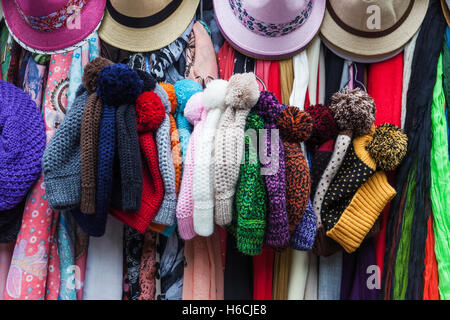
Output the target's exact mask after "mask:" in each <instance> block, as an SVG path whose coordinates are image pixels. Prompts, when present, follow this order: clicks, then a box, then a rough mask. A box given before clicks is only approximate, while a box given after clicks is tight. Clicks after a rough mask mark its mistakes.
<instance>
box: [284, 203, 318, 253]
mask: <svg viewBox="0 0 450 320" xmlns="http://www.w3.org/2000/svg"><path fill="white" fill-rule="evenodd" d="M316 232H317V219H316V215H315V214H314V210H313V207H312V204H311V201H308V205H307V206H306V211H305V214H304V215H303V217H302V219H301V220H300V223H299V225H298V226H297V229H295V231H294V233H293V235H292V237H291V241H290V247H291V248H292V249H294V250H301V251H309V250H311V249H312V248H313V245H314V241H315V238H316Z"/></svg>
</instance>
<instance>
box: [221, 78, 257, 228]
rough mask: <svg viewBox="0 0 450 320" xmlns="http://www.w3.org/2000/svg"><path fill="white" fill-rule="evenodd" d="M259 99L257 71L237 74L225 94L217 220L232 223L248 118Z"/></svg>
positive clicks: (222, 223)
mask: <svg viewBox="0 0 450 320" xmlns="http://www.w3.org/2000/svg"><path fill="white" fill-rule="evenodd" d="M258 98H259V87H258V83H257V81H256V77H255V74H253V73H240V74H235V75H233V76H232V77H231V78H230V80H229V81H228V86H227V90H226V94H225V106H226V109H225V111H224V113H223V115H222V117H221V119H220V123H219V128H218V132H217V134H216V139H215V142H214V144H215V149H214V150H215V155H216V162H215V172H214V183H215V200H216V204H215V206H216V211H215V221H216V224H218V225H219V226H225V225H228V224H230V222H231V219H232V213H233V196H234V192H235V187H236V183H237V180H238V177H239V168H240V164H241V160H242V155H243V147H244V142H245V140H244V129H245V121H246V118H247V115H248V113H249V112H250V109H251V108H252V107H253V106H254V105H255V104H256V102H257V101H258Z"/></svg>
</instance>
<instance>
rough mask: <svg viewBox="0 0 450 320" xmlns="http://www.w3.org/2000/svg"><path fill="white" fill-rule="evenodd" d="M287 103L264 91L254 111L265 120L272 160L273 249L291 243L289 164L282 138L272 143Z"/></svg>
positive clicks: (269, 165) (270, 242) (269, 236)
mask: <svg viewBox="0 0 450 320" xmlns="http://www.w3.org/2000/svg"><path fill="white" fill-rule="evenodd" d="M285 108H286V106H284V105H282V104H280V103H279V102H278V100H277V98H276V97H275V96H274V94H273V93H271V92H268V91H262V92H261V93H260V97H259V100H258V103H257V104H256V105H255V107H254V108H253V110H254V111H255V113H257V114H259V115H261V116H262V117H263V118H264V120H265V122H266V129H267V130H268V132H267V144H266V145H267V149H266V150H263V154H267V157H268V158H269V159H270V162H268V163H267V164H263V166H262V169H264V170H266V171H267V172H266V174H265V175H264V179H265V181H266V188H267V199H268V202H269V203H268V210H267V231H266V244H267V245H269V246H271V247H273V248H284V247H286V246H287V245H288V244H289V220H288V214H287V209H286V165H285V155H284V146H283V143H282V141H281V138H280V137H279V138H278V141H277V143H276V144H275V145H273V144H272V137H271V134H272V130H274V129H276V124H277V121H278V117H279V115H280V114H281V112H282V111H283V109H285ZM274 132H275V131H274Z"/></svg>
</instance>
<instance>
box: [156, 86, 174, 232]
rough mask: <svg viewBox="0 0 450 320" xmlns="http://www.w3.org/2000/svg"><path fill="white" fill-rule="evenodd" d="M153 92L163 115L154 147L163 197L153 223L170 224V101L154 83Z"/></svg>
mask: <svg viewBox="0 0 450 320" xmlns="http://www.w3.org/2000/svg"><path fill="white" fill-rule="evenodd" d="M154 91H155V93H156V94H157V95H158V96H159V98H160V99H161V101H162V104H163V105H164V111H165V116H164V120H163V121H162V122H161V124H160V126H159V127H158V129H157V130H156V136H155V139H156V147H157V149H158V160H159V170H160V172H161V176H162V179H163V184H164V199H163V202H162V204H161V207H160V209H159V211H158V213H157V215H156V217H155V219H154V222H155V223H159V224H162V225H166V226H170V225H172V224H173V223H174V222H175V210H176V204H177V194H176V186H175V167H174V165H173V159H172V150H171V143H170V118H169V114H170V111H171V103H170V101H169V96H168V94H167V92H166V91H165V90H164V89H163V87H161V85H159V84H156V86H155V90H154Z"/></svg>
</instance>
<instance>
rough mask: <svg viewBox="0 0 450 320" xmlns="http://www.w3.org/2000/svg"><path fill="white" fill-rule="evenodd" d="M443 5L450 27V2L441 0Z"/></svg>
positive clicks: (449, 0)
mask: <svg viewBox="0 0 450 320" xmlns="http://www.w3.org/2000/svg"><path fill="white" fill-rule="evenodd" d="M441 5H442V11H443V12H444V17H445V20H446V21H447V25H448V26H449V27H450V9H449V8H450V0H441Z"/></svg>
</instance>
